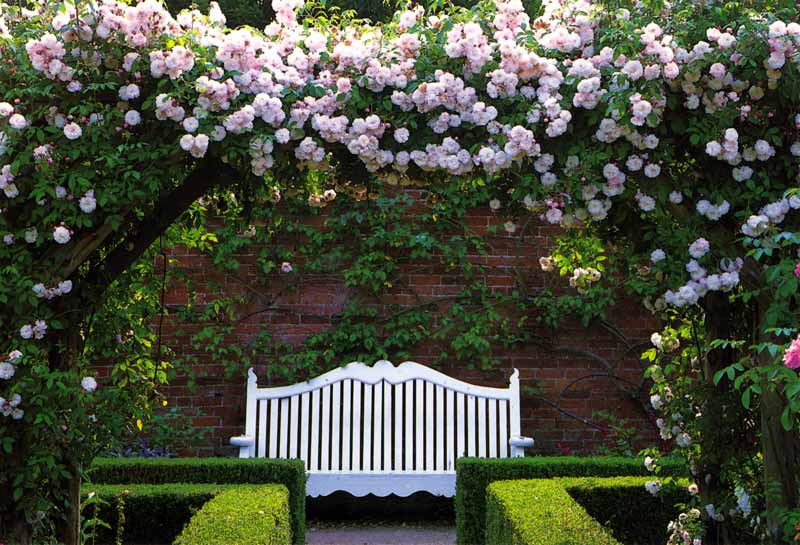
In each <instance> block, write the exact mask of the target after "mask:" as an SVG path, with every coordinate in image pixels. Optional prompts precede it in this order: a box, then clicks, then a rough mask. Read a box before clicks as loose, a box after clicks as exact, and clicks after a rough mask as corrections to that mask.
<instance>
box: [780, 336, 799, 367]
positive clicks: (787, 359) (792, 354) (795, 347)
mask: <svg viewBox="0 0 800 545" xmlns="http://www.w3.org/2000/svg"><path fill="white" fill-rule="evenodd" d="M783 364H784V365H785V366H786V367H788V368H790V369H797V368H798V367H800V335H798V336H797V338H796V339H795V340H793V341H792V344H791V345H790V346H789V348H787V349H786V352H784V353H783Z"/></svg>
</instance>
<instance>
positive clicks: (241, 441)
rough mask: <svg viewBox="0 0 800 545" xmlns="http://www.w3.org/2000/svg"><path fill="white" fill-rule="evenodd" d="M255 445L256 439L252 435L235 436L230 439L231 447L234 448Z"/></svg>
mask: <svg viewBox="0 0 800 545" xmlns="http://www.w3.org/2000/svg"><path fill="white" fill-rule="evenodd" d="M255 444H256V438H255V437H253V436H252V435H237V436H236V437H231V445H233V446H234V447H251V446H253V445H255Z"/></svg>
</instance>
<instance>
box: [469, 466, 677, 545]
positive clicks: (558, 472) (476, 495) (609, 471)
mask: <svg viewBox="0 0 800 545" xmlns="http://www.w3.org/2000/svg"><path fill="white" fill-rule="evenodd" d="M660 466H661V475H662V476H664V475H677V476H682V475H684V474H685V472H686V470H685V466H684V465H683V463H682V462H680V461H678V460H668V459H665V460H661V461H660ZM636 475H642V476H644V475H647V469H646V468H645V467H644V462H643V461H642V460H639V459H633V458H624V457H616V456H596V457H579V456H527V457H524V458H459V459H458V461H457V462H456V497H455V505H454V506H455V512H456V538H457V541H458V543H459V545H476V544H480V543H483V540H484V530H485V525H486V487H487V486H488V485H489V484H490V483H492V482H494V481H505V480H511V479H546V478H551V477H583V476H591V477H616V476H636Z"/></svg>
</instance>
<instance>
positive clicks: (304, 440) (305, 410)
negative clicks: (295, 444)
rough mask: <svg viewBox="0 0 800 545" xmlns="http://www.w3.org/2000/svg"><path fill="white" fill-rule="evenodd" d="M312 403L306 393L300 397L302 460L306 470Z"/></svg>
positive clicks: (307, 465)
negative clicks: (309, 417)
mask: <svg viewBox="0 0 800 545" xmlns="http://www.w3.org/2000/svg"><path fill="white" fill-rule="evenodd" d="M310 402H311V394H310V393H308V392H305V393H304V394H303V395H301V396H300V459H301V460H303V461H304V462H305V464H306V469H309V467H310V466H309V463H308V437H309V432H310V426H309V425H308V414H309V406H308V404H309V403H310Z"/></svg>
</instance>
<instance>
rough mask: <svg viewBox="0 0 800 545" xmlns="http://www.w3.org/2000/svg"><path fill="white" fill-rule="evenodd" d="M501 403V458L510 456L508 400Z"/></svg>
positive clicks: (499, 403) (499, 402)
mask: <svg viewBox="0 0 800 545" xmlns="http://www.w3.org/2000/svg"><path fill="white" fill-rule="evenodd" d="M498 405H500V458H508V401H498Z"/></svg>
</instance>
